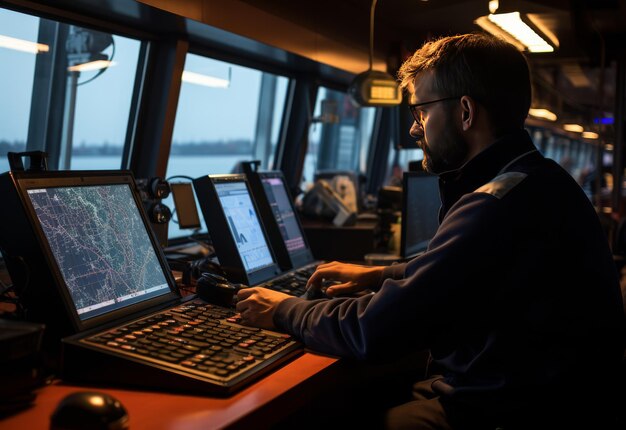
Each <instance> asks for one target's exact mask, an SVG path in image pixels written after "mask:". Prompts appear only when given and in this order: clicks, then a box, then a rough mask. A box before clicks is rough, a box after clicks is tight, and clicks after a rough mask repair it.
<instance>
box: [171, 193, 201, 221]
mask: <svg viewBox="0 0 626 430" xmlns="http://www.w3.org/2000/svg"><path fill="white" fill-rule="evenodd" d="M170 187H171V188H172V197H173V199H174V209H175V210H176V218H177V221H178V227H179V228H194V229H197V228H200V216H199V215H198V209H197V207H196V199H195V198H194V193H193V185H192V184H191V182H173V183H171V184H170Z"/></svg>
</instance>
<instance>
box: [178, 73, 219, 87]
mask: <svg viewBox="0 0 626 430" xmlns="http://www.w3.org/2000/svg"><path fill="white" fill-rule="evenodd" d="M182 80H183V82H187V83H190V84H196V85H202V86H205V87H211V88H228V87H229V86H230V79H222V78H216V77H214V76H209V75H203V74H201V73H194V72H188V71H187V70H184V71H183V76H182Z"/></svg>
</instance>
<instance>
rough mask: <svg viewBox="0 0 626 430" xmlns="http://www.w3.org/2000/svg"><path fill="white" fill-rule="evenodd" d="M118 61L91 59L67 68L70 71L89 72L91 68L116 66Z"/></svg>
mask: <svg viewBox="0 0 626 430" xmlns="http://www.w3.org/2000/svg"><path fill="white" fill-rule="evenodd" d="M116 64H117V63H116V62H115V61H108V60H96V61H89V62H88V63H82V64H76V65H74V66H70V67H68V68H67V70H68V71H69V72H88V71H91V70H100V69H106V68H109V67H111V66H115V65H116Z"/></svg>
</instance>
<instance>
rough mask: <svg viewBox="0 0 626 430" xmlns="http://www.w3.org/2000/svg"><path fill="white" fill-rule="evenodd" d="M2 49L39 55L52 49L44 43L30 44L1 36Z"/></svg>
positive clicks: (0, 44) (0, 45)
mask: <svg viewBox="0 0 626 430" xmlns="http://www.w3.org/2000/svg"><path fill="white" fill-rule="evenodd" d="M0 48H8V49H14V50H16V51H22V52H29V53H31V54H39V53H40V52H48V51H49V50H50V47H49V46H48V45H45V44H43V43H35V42H29V41H28V40H22V39H15V38H13V37H9V36H2V35H0Z"/></svg>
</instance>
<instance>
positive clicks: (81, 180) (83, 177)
mask: <svg viewBox="0 0 626 430" xmlns="http://www.w3.org/2000/svg"><path fill="white" fill-rule="evenodd" d="M15 184H16V188H17V191H18V195H19V198H20V200H21V201H22V205H23V207H24V210H25V213H26V215H27V217H28V219H29V224H30V225H31V227H32V228H33V232H34V234H35V237H36V240H37V242H38V244H39V246H40V249H41V250H42V253H43V256H44V258H45V260H46V263H47V265H48V267H49V269H50V272H51V274H52V275H53V277H54V283H55V287H56V289H57V291H58V293H59V295H60V297H61V300H62V302H63V304H64V306H65V310H66V312H67V314H68V316H69V319H70V321H71V323H72V325H73V326H74V329H75V330H76V331H79V332H80V331H84V330H89V329H91V328H94V327H98V326H101V325H105V324H107V323H109V322H112V321H118V320H121V319H124V318H127V317H129V316H135V315H137V314H142V313H143V312H144V311H146V312H147V311H149V310H152V309H154V308H157V307H161V306H165V305H167V304H170V303H172V302H174V301H177V300H180V297H181V296H180V293H179V291H178V288H177V287H176V283H175V281H174V278H173V276H172V274H171V271H170V270H169V266H168V265H167V261H166V259H165V256H164V254H163V251H162V249H161V247H160V245H159V243H158V241H157V240H156V238H155V236H154V232H153V231H152V228H151V227H150V224H149V222H148V218H147V216H146V214H145V211H144V208H143V204H142V202H141V200H140V199H139V196H138V195H137V190H136V185H135V180H134V177H133V174H132V172H130V171H63V172H41V173H38V174H34V173H29V174H27V175H20V176H16V177H15ZM122 184H125V185H127V186H128V187H130V190H131V195H132V197H133V200H134V202H135V206H136V208H137V210H138V211H139V214H140V218H141V220H142V222H143V225H144V228H145V229H146V233H147V235H148V238H149V240H150V243H151V244H152V247H153V249H154V251H155V254H156V256H157V260H158V262H159V264H160V265H161V268H162V269H163V274H164V276H165V279H166V281H167V284H168V287H169V291H167V292H165V293H164V294H161V295H158V296H156V297H152V298H150V299H147V300H146V301H144V302H139V303H133V304H129V305H128V306H124V307H123V308H120V309H116V310H112V311H110V312H107V313H105V314H103V315H96V316H93V317H91V318H87V319H84V320H83V319H81V318H80V316H79V314H78V313H77V311H76V306H75V304H74V301H73V299H72V297H71V294H70V292H69V289H68V288H67V286H66V284H65V280H64V278H63V275H62V273H61V269H60V268H59V265H58V264H57V262H56V259H55V257H54V255H53V252H52V249H51V248H50V245H49V242H48V239H47V237H46V235H45V233H44V231H43V229H42V227H41V223H40V222H39V218H38V217H37V214H36V213H35V209H34V207H33V205H32V203H31V200H30V197H29V196H28V190H31V189H40V188H60V187H72V186H97V185H122ZM31 270H32V269H31Z"/></svg>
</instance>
